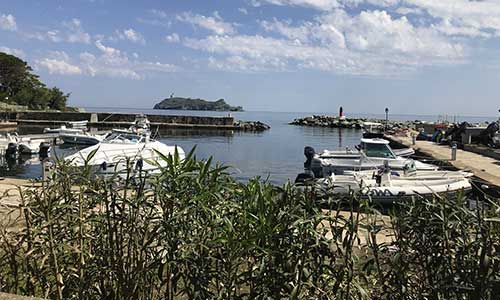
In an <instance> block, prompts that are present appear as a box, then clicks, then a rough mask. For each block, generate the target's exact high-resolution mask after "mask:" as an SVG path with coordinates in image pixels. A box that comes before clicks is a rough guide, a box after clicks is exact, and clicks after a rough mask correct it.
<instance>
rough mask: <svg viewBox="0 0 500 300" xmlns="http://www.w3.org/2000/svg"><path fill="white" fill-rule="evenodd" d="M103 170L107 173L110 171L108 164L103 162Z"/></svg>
mask: <svg viewBox="0 0 500 300" xmlns="http://www.w3.org/2000/svg"><path fill="white" fill-rule="evenodd" d="M101 170H103V171H106V170H108V163H107V162H105V161H103V162H102V164H101Z"/></svg>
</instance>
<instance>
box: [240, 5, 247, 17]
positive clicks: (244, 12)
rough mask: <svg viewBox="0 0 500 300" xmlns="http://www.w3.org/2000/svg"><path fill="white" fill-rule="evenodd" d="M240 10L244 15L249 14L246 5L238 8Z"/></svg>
mask: <svg viewBox="0 0 500 300" xmlns="http://www.w3.org/2000/svg"><path fill="white" fill-rule="evenodd" d="M238 11H239V12H240V13H242V14H244V15H248V10H247V9H246V8H244V7H240V8H238Z"/></svg>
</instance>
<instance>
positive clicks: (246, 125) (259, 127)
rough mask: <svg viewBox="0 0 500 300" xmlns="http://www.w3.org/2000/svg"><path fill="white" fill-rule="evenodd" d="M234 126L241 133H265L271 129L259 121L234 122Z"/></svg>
mask: <svg viewBox="0 0 500 300" xmlns="http://www.w3.org/2000/svg"><path fill="white" fill-rule="evenodd" d="M234 126H236V127H238V128H240V130H242V131H265V130H269V129H271V127H270V126H269V125H267V124H264V123H262V122H260V121H235V122H234Z"/></svg>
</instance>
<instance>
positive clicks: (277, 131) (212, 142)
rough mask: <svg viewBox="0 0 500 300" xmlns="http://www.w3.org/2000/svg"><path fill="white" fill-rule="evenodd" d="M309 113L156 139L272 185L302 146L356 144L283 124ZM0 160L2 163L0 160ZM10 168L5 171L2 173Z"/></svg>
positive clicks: (267, 116) (20, 170)
mask: <svg viewBox="0 0 500 300" xmlns="http://www.w3.org/2000/svg"><path fill="white" fill-rule="evenodd" d="M87 111H100V112H104V111H107V112H127V113H151V114H170V115H174V114H189V115H202V116H224V115H227V113H223V112H200V111H162V110H148V109H116V108H87ZM311 114H312V113H279V112H235V113H232V115H233V116H234V117H235V118H236V119H240V120H252V121H262V122H264V123H266V124H268V125H270V126H271V130H268V131H265V132H262V133H245V132H229V131H204V130H196V131H191V130H169V131H168V132H167V133H163V134H162V135H160V136H159V137H158V139H159V140H160V141H162V142H164V143H165V144H168V145H179V146H181V147H182V148H183V149H184V150H185V151H186V152H187V151H189V150H190V149H191V148H192V147H194V146H196V155H197V157H198V158H208V157H210V156H213V157H214V159H215V160H216V161H219V162H222V163H224V164H226V165H229V166H232V167H233V170H232V173H233V174H234V176H235V177H236V178H237V179H239V180H246V179H249V178H251V177H254V176H261V177H262V178H264V179H265V178H269V181H271V182H273V183H278V184H280V183H284V182H286V181H287V180H294V179H295V176H296V175H297V174H298V173H300V172H302V165H303V162H304V160H305V157H304V155H303V149H304V146H306V145H307V146H312V147H314V148H315V149H316V151H322V150H323V149H332V150H334V149H344V148H345V147H346V146H349V147H351V148H352V147H353V146H355V145H357V144H358V143H359V139H360V137H361V130H356V129H335V128H311V127H300V126H292V125H288V122H290V121H292V120H293V119H295V118H299V117H304V116H307V115H311ZM353 117H374V118H384V116H383V115H359V114H358V115H353ZM390 119H391V120H416V119H419V120H427V121H435V120H436V119H437V117H433V116H394V115H393V116H390ZM491 119H493V118H470V117H469V118H467V121H469V122H482V121H486V120H491ZM57 151H58V153H59V154H60V153H64V154H69V153H73V152H75V151H76V150H75V149H64V148H63V149H57ZM0 163H1V162H0ZM8 167H10V169H9V170H10V171H8V172H7V171H6V170H7V168H8ZM2 169H3V172H2V173H4V174H6V173H7V174H16V175H17V176H20V177H25V178H35V177H39V176H40V175H41V167H40V165H39V164H38V162H37V159H32V160H31V161H29V160H28V164H27V165H26V166H19V165H16V164H13V165H6V164H4V167H3V168H2Z"/></svg>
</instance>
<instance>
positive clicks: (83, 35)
mask: <svg viewBox="0 0 500 300" xmlns="http://www.w3.org/2000/svg"><path fill="white" fill-rule="evenodd" d="M63 26H64V27H66V28H67V29H68V30H67V32H66V40H67V41H68V42H70V43H84V44H90V40H91V39H90V34H88V33H87V32H85V30H84V29H83V27H82V23H81V21H80V20H79V19H76V18H74V19H72V20H71V21H70V22H63Z"/></svg>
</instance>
